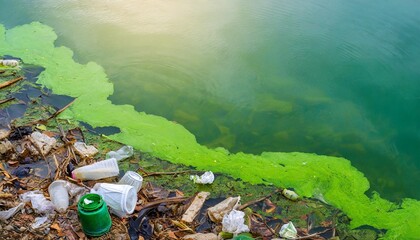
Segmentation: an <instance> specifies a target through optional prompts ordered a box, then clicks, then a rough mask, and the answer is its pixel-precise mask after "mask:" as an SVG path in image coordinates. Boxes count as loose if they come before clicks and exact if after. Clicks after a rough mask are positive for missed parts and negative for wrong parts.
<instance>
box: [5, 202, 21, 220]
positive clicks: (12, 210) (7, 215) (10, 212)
mask: <svg viewBox="0 0 420 240" xmlns="http://www.w3.org/2000/svg"><path fill="white" fill-rule="evenodd" d="M24 206H25V203H19V205H17V206H16V207H14V208H10V209H9V210H4V211H0V220H1V221H6V220H7V219H9V218H10V217H12V216H13V215H15V213H17V212H18V211H20V210H21V209H22V208H23V207H24Z"/></svg>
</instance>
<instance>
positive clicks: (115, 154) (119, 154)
mask: <svg viewBox="0 0 420 240" xmlns="http://www.w3.org/2000/svg"><path fill="white" fill-rule="evenodd" d="M133 152H134V151H133V147H132V146H124V147H122V148H120V149H118V150H117V151H110V152H108V153H107V154H106V157H107V158H115V159H117V161H121V160H124V159H126V158H129V157H131V156H133Z"/></svg>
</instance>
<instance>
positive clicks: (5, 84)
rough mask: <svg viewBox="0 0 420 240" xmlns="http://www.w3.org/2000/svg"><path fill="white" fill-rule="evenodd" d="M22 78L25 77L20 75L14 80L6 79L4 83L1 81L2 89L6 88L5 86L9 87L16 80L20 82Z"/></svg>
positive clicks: (0, 87) (0, 86)
mask: <svg viewBox="0 0 420 240" xmlns="http://www.w3.org/2000/svg"><path fill="white" fill-rule="evenodd" d="M22 79H23V77H18V78H14V79H12V80H9V81H6V82H4V83H1V84H0V89H2V88H5V87H8V86H10V85H12V84H13V83H15V82H19V81H20V80H22Z"/></svg>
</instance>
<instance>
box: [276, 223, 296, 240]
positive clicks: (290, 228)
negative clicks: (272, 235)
mask: <svg viewBox="0 0 420 240" xmlns="http://www.w3.org/2000/svg"><path fill="white" fill-rule="evenodd" d="M279 234H280V237H282V238H287V239H293V238H296V237H297V230H296V228H295V226H294V225H293V223H292V222H288V223H286V224H284V225H283V226H281V229H280V232H279Z"/></svg>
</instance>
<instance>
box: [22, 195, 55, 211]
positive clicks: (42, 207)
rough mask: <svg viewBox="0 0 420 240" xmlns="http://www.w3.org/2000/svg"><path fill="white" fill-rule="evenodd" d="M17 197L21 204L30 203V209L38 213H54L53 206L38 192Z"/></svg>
mask: <svg viewBox="0 0 420 240" xmlns="http://www.w3.org/2000/svg"><path fill="white" fill-rule="evenodd" d="M19 197H20V199H21V200H22V201H23V202H29V201H30V202H31V204H32V208H33V209H34V210H35V211H36V212H38V213H50V212H53V211H54V204H53V203H52V202H51V201H48V200H47V199H46V198H45V197H44V195H43V194H42V193H41V192H40V191H38V190H35V191H30V192H26V193H23V194H21V195H20V196H19Z"/></svg>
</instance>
